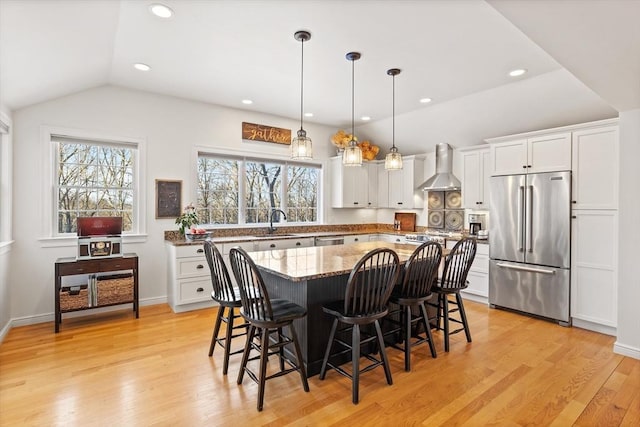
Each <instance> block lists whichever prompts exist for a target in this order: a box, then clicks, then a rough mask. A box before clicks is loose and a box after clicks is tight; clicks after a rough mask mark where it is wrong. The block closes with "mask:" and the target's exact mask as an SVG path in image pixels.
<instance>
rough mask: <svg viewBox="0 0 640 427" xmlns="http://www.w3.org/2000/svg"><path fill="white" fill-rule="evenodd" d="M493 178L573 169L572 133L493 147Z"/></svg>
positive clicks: (533, 138)
mask: <svg viewBox="0 0 640 427" xmlns="http://www.w3.org/2000/svg"><path fill="white" fill-rule="evenodd" d="M491 168H492V169H491V175H492V176H497V175H513V174H521V173H538V172H556V171H568V170H571V132H564V133H558V134H549V135H541V136H536V137H531V138H526V139H514V140H510V141H503V142H495V143H492V144H491Z"/></svg>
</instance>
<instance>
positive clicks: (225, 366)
mask: <svg viewBox="0 0 640 427" xmlns="http://www.w3.org/2000/svg"><path fill="white" fill-rule="evenodd" d="M227 310H229V311H228V312H227V333H226V335H225V338H224V364H223V365H222V375H227V370H228V369H229V354H230V353H231V339H232V337H233V318H234V316H233V307H227Z"/></svg>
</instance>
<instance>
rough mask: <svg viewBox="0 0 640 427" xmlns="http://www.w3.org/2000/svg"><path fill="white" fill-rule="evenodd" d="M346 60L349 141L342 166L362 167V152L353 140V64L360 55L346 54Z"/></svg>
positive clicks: (355, 53) (343, 154)
mask: <svg viewBox="0 0 640 427" xmlns="http://www.w3.org/2000/svg"><path fill="white" fill-rule="evenodd" d="M347 59H348V60H349V61H351V141H349V145H348V146H347V147H346V148H345V149H344V152H343V153H342V164H343V165H344V166H362V150H361V149H360V147H358V143H357V142H356V140H355V136H354V135H355V131H354V122H355V119H354V116H355V114H354V113H355V109H354V94H355V90H354V86H355V85H354V75H355V73H354V65H353V64H354V62H355V61H357V60H358V59H360V53H358V52H349V53H347Z"/></svg>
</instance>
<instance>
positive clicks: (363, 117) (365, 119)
mask: <svg viewBox="0 0 640 427" xmlns="http://www.w3.org/2000/svg"><path fill="white" fill-rule="evenodd" d="M360 118H361V119H362V120H364V121H365V122H368V121H369V120H371V117H369V116H362V117H360Z"/></svg>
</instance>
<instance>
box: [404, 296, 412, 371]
mask: <svg viewBox="0 0 640 427" xmlns="http://www.w3.org/2000/svg"><path fill="white" fill-rule="evenodd" d="M403 312H404V320H405V322H404V370H405V371H407V372H409V371H411V307H410V306H408V305H406V306H404V310H403Z"/></svg>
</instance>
